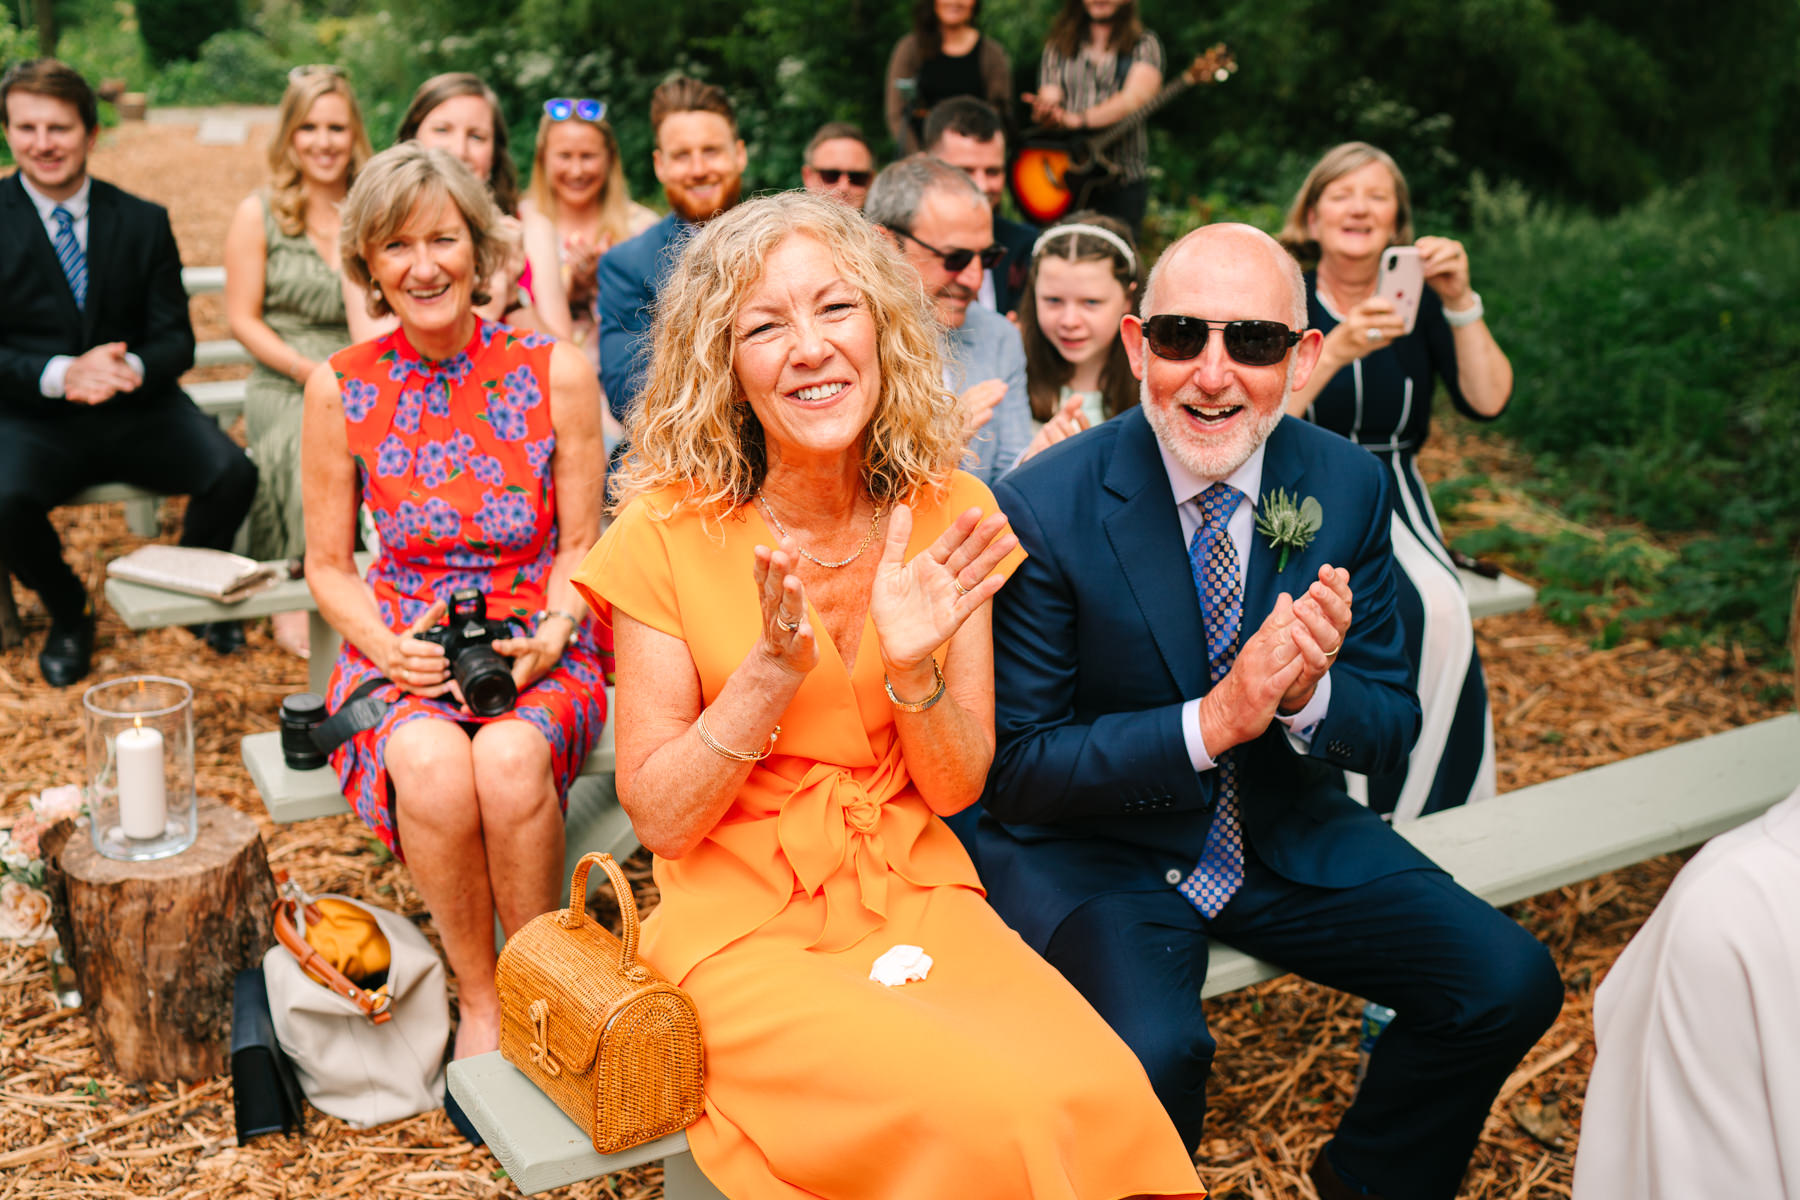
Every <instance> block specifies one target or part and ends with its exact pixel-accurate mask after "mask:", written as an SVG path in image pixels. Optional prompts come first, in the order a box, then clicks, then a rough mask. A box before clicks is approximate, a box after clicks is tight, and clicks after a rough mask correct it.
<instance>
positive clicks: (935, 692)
mask: <svg viewBox="0 0 1800 1200" xmlns="http://www.w3.org/2000/svg"><path fill="white" fill-rule="evenodd" d="M931 673H932V674H933V675H935V676H936V677H937V686H936V687H934V688H932V689H931V695H929V696H927V697H925V698H924V699H923V700H921V701H919V702H918V703H916V704H914V703H912V702H911V701H907V700H902V699H901V698H900V697H898V696H896V695H894V684H893V681H892V680H890V679H889V678H888V677H887V676H886V675H883V676H882V677H881V686H882V687H884V688H886V689H887V694H888V699H889V700H892V701H893V702H894V707H895V708H897V709H899V710H900V711H901V712H912V713H916V712H924V711H925V710H926V709H928V708H930V707H931V706H932V705H934V704H936V703H937V702H938V701H939V700H942V699H943V698H944V668H942V667H940V666H938V663H937V659H935V658H934V659H932V660H931Z"/></svg>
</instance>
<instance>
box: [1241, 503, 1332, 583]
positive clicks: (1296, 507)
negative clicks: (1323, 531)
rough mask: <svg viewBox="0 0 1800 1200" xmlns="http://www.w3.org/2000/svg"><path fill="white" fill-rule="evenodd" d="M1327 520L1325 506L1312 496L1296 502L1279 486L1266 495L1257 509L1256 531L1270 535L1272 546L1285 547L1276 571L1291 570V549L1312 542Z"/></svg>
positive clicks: (1273, 548)
mask: <svg viewBox="0 0 1800 1200" xmlns="http://www.w3.org/2000/svg"><path fill="white" fill-rule="evenodd" d="M1324 523H1325V510H1324V508H1322V507H1321V506H1320V505H1319V502H1318V501H1317V500H1315V499H1313V498H1312V497H1311V496H1306V497H1303V498H1302V499H1301V500H1299V501H1298V502H1296V501H1295V500H1294V498H1293V497H1292V496H1290V495H1288V494H1287V493H1286V492H1284V491H1282V490H1281V489H1280V488H1276V489H1275V490H1274V491H1272V492H1270V493H1269V494H1267V495H1266V496H1264V497H1263V501H1262V504H1261V505H1260V506H1258V510H1257V513H1256V532H1258V533H1260V534H1262V535H1263V536H1264V537H1266V538H1268V539H1269V548H1270V549H1272V550H1279V551H1281V561H1280V562H1278V563H1276V564H1275V570H1276V571H1278V572H1279V571H1285V570H1287V560H1288V552H1289V551H1291V550H1304V549H1306V548H1307V547H1308V546H1310V545H1312V540H1313V535H1315V534H1317V533H1318V532H1319V526H1320V525H1322V524H1324Z"/></svg>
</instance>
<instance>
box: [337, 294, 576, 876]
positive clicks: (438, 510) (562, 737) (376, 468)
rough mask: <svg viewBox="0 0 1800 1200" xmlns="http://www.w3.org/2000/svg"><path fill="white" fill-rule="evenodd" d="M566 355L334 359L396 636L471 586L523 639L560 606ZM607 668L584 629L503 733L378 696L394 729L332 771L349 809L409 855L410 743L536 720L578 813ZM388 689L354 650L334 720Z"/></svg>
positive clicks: (380, 353) (390, 346) (528, 337)
mask: <svg viewBox="0 0 1800 1200" xmlns="http://www.w3.org/2000/svg"><path fill="white" fill-rule="evenodd" d="M552 345H553V342H552V340H551V339H550V338H548V337H543V336H541V335H538V334H530V333H519V332H516V331H514V330H512V329H509V328H507V327H506V326H504V325H496V324H494V323H492V322H488V321H481V322H478V323H477V326H476V329H475V333H474V336H473V337H471V338H470V340H469V344H468V345H467V346H466V347H464V349H463V351H462V352H461V353H460V354H457V355H454V356H452V357H450V358H446V359H441V360H433V359H427V358H424V357H422V356H421V355H420V354H419V352H418V351H417V350H415V349H413V347H412V345H411V344H410V343H409V342H408V341H407V340H406V335H405V334H404V333H403V332H401V331H399V330H396V331H395V332H393V333H390V334H388V335H386V336H385V337H381V338H377V339H375V340H374V341H371V342H363V343H361V344H360V345H356V346H351V347H350V348H349V349H347V350H343V351H340V352H339V353H337V354H334V355H332V357H331V360H330V361H331V366H332V369H333V370H334V371H336V372H337V376H338V381H339V387H340V389H341V392H342V396H343V405H344V423H345V432H346V435H347V437H348V440H349V447H350V453H351V455H352V456H353V457H354V458H355V460H356V467H357V476H358V479H359V482H360V484H361V487H362V499H363V503H365V504H367V505H368V507H369V510H370V512H371V514H372V515H373V516H374V518H375V528H376V530H377V532H378V533H379V534H380V536H381V553H380V554H379V555H378V556H377V557H376V559H375V561H374V563H373V564H371V566H370V567H369V574H368V577H367V578H368V583H369V586H370V587H371V588H372V589H373V590H374V592H375V604H376V607H377V609H378V610H379V611H380V613H381V619H382V620H383V621H384V622H385V623H386V624H387V626H388V628H389V629H393V630H396V631H398V630H401V629H404V628H406V627H407V626H408V625H410V624H411V623H412V622H413V621H415V620H417V619H418V618H419V616H420V614H422V613H423V612H424V611H425V610H426V609H427V608H428V607H430V606H431V604H432V602H433V601H436V600H444V601H446V602H448V601H449V599H450V594H451V593H452V592H455V591H457V590H458V589H460V588H466V587H473V588H478V589H480V590H481V591H482V592H485V593H486V594H487V614H488V616H489V617H490V618H492V619H498V618H501V617H506V618H510V619H511V620H513V621H516V622H518V623H519V627H520V630H521V631H524V630H528V629H529V628H530V627H531V624H532V617H533V615H534V614H535V613H537V612H538V611H540V610H541V609H542V608H543V607H544V595H545V587H546V585H547V583H548V581H549V577H550V567H551V563H552V561H553V559H554V558H555V556H556V537H557V529H556V485H555V481H554V479H553V478H552V474H551V470H550V458H551V454H552V453H553V452H554V450H555V448H556V433H555V431H554V429H553V428H552V427H551V424H550V400H549V381H550V352H551V348H552ZM608 632H610V631H608ZM607 640H609V641H610V638H608V639H607ZM602 653H603V651H602V647H601V645H600V644H599V642H598V641H597V640H596V627H595V625H594V622H592V621H583V622H582V626H581V628H580V629H578V630H577V631H576V633H575V637H574V638H573V639H572V640H571V641H570V642H569V646H568V649H566V650H565V651H564V652H563V656H562V661H561V662H559V663H558V664H557V665H556V666H555V667H554V668H553V669H552V670H551V671H550V672H549V673H548V674H547V675H545V676H544V677H543V678H542V679H540V680H538V682H537V683H535V684H533V685H532V686H531V687H530V688H528V689H526V690H525V691H524V692H523V693H522V694H521V695H520V696H519V702H518V704H517V706H516V707H515V708H514V709H513V710H512V711H511V712H509V713H506V714H505V715H503V716H499V717H494V718H485V717H476V716H472V715H470V714H469V713H466V712H464V711H463V710H462V709H461V708H459V707H458V706H457V705H456V704H455V702H454V701H453V700H452V699H451V698H450V697H444V698H442V699H435V700H433V699H426V698H424V697H421V696H416V695H413V694H412V693H410V692H407V691H404V690H402V689H401V688H399V687H397V686H396V685H394V684H391V683H390V684H386V685H384V686H383V687H381V688H380V689H378V690H377V691H376V692H375V695H376V696H377V697H379V698H380V699H383V700H386V701H388V702H389V703H390V704H391V705H392V707H391V708H390V709H389V710H388V713H387V716H386V718H385V719H384V720H383V721H382V723H381V724H380V725H379V726H377V727H376V728H374V729H372V730H369V731H367V732H365V733H361V734H358V735H357V736H356V737H354V738H352V739H351V740H350V741H348V742H346V743H345V744H344V745H343V746H341V747H339V748H338V749H337V750H336V751H335V752H334V753H333V754H332V756H331V763H332V766H333V767H335V768H336V769H337V773H338V780H339V782H340V783H341V784H342V786H343V789H344V795H345V797H347V798H348V799H349V801H350V804H351V806H352V807H353V808H355V809H356V813H357V815H358V816H359V817H361V818H362V819H363V822H364V823H365V824H367V825H368V826H369V828H370V829H372V830H374V831H375V833H376V835H377V836H379V837H380V838H381V840H382V841H383V842H384V843H386V845H387V847H388V848H389V849H390V850H392V851H393V852H394V853H395V854H396V855H400V854H401V847H400V838H399V832H398V830H397V829H396V826H395V821H394V799H393V788H392V786H391V785H390V784H389V782H388V778H387V770H386V767H385V766H384V761H385V758H384V756H385V753H386V749H387V740H388V738H389V737H390V736H392V734H393V732H394V730H396V729H398V728H399V727H400V726H401V725H404V724H406V723H407V722H408V721H416V720H420V719H423V718H428V717H432V718H436V719H438V720H444V721H455V722H457V723H458V724H460V725H462V726H464V727H466V728H468V729H469V730H470V731H471V732H472V731H473V729H474V728H475V727H476V726H477V725H482V724H486V723H487V722H488V721H489V720H498V721H525V722H527V723H529V724H530V725H532V726H533V727H534V728H536V729H537V730H538V731H539V732H541V733H542V734H543V735H544V737H545V738H546V739H547V740H548V741H549V743H550V752H551V768H552V774H553V775H554V777H555V780H556V790H557V796H558V798H559V799H560V800H561V801H562V803H563V805H564V807H565V809H566V808H567V804H568V791H569V785H570V784H571V783H573V782H574V780H575V777H576V776H577V775H578V774H579V773H580V771H581V764H582V762H583V761H584V760H585V759H586V758H587V756H588V753H589V752H590V751H591V750H592V749H593V747H594V743H595V742H596V741H597V740H598V739H599V737H600V730H601V726H602V725H603V724H604V722H605V720H606V693H605V690H604V673H603V665H602V661H601V655H602ZM380 674H381V670H380V668H379V667H377V666H376V665H375V664H374V663H373V662H371V661H370V660H369V659H368V657H367V656H365V655H364V654H363V653H362V651H360V650H358V649H357V648H356V647H355V646H352V645H351V644H350V643H349V642H345V643H344V646H343V650H342V651H341V652H340V653H339V655H338V661H337V666H336V668H335V669H334V670H333V672H332V676H331V685H330V688H329V690H328V692H327V695H326V699H327V701H328V702H329V703H330V706H331V708H332V710H333V711H336V709H337V707H338V706H339V705H340V704H342V703H343V702H344V698H345V697H346V696H348V695H349V694H350V693H351V692H352V691H354V690H355V689H356V688H357V687H358V686H360V685H361V684H362V683H363V682H364V681H365V680H368V679H373V678H378V677H379V676H380Z"/></svg>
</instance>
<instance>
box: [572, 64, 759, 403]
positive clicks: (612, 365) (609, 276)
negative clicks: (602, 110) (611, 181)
mask: <svg viewBox="0 0 1800 1200" xmlns="http://www.w3.org/2000/svg"><path fill="white" fill-rule="evenodd" d="M650 128H651V129H652V130H653V131H654V136H655V138H656V149H655V151H654V154H653V158H652V161H653V162H654V164H655V167H656V178H657V179H658V180H660V181H661V183H662V185H663V194H664V195H665V196H667V197H668V200H669V215H668V216H666V217H664V218H663V219H662V220H660V221H658V222H657V223H656V224H655V225H652V226H651V227H650V228H649V229H646V230H645V231H644V232H643V233H640V234H638V236H636V237H634V238H632V239H631V240H630V241H627V242H621V243H620V244H619V245H617V246H614V247H613V248H612V249H611V250H609V251H607V253H606V254H605V255H604V256H603V257H602V258H601V259H600V267H599V292H600V295H599V302H598V306H599V310H600V382H601V384H602V385H603V386H604V387H605V389H606V402H607V404H608V406H609V407H610V408H611V409H612V414H613V416H615V417H617V418H618V419H619V420H620V421H624V420H625V413H626V410H627V409H628V408H630V406H631V402H632V401H633V400H635V399H636V398H637V394H638V390H639V388H641V387H642V386H643V375H644V369H645V367H646V366H647V365H648V364H649V361H650V338H649V332H650V319H651V313H652V310H653V309H654V307H655V304H656V297H657V294H658V293H659V292H661V291H662V285H663V281H664V280H665V279H667V278H668V276H669V273H670V272H671V271H673V270H674V269H675V260H676V259H678V258H679V257H680V256H681V249H682V247H683V246H685V245H686V244H687V239H688V238H689V237H691V236H692V235H693V233H694V231H695V230H696V229H698V228H699V227H700V226H701V225H703V224H705V223H706V222H707V221H710V220H712V219H713V218H714V217H716V216H718V215H719V214H720V213H722V212H724V211H725V210H726V209H728V208H730V207H731V206H732V205H734V204H736V203H737V202H738V198H739V195H740V193H741V191H742V188H743V179H744V168H745V167H746V166H747V165H748V164H749V156H748V154H747V153H746V152H745V150H744V142H743V139H742V138H740V137H738V130H737V114H736V113H735V112H733V111H732V107H731V101H730V100H729V99H728V98H727V97H726V95H725V92H724V90H723V89H721V88H719V87H717V86H715V85H713V84H710V83H702V82H700V81H699V80H698V79H690V78H688V77H687V76H685V75H677V76H676V77H675V78H673V79H670V80H668V81H667V82H666V83H664V84H663V85H662V86H661V87H659V88H657V89H656V91H655V92H654V93H652V94H651V97H650Z"/></svg>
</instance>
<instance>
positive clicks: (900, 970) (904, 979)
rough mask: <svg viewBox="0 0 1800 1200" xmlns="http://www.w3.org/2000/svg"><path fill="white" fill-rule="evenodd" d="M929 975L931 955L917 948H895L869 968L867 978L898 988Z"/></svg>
mask: <svg viewBox="0 0 1800 1200" xmlns="http://www.w3.org/2000/svg"><path fill="white" fill-rule="evenodd" d="M930 973H931V955H929V954H927V953H925V951H924V950H922V949H921V948H919V947H918V946H895V947H894V948H893V949H892V950H889V951H888V952H887V953H886V954H884V955H882V956H881V957H880V958H878V959H876V960H875V963H874V965H873V966H871V967H870V968H869V978H870V979H872V980H874V981H875V982H876V983H882V984H886V985H887V986H888V987H899V986H900V985H901V984H903V983H911V982H913V981H914V980H916V979H923V978H925V976H926V975H928V974H930Z"/></svg>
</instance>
